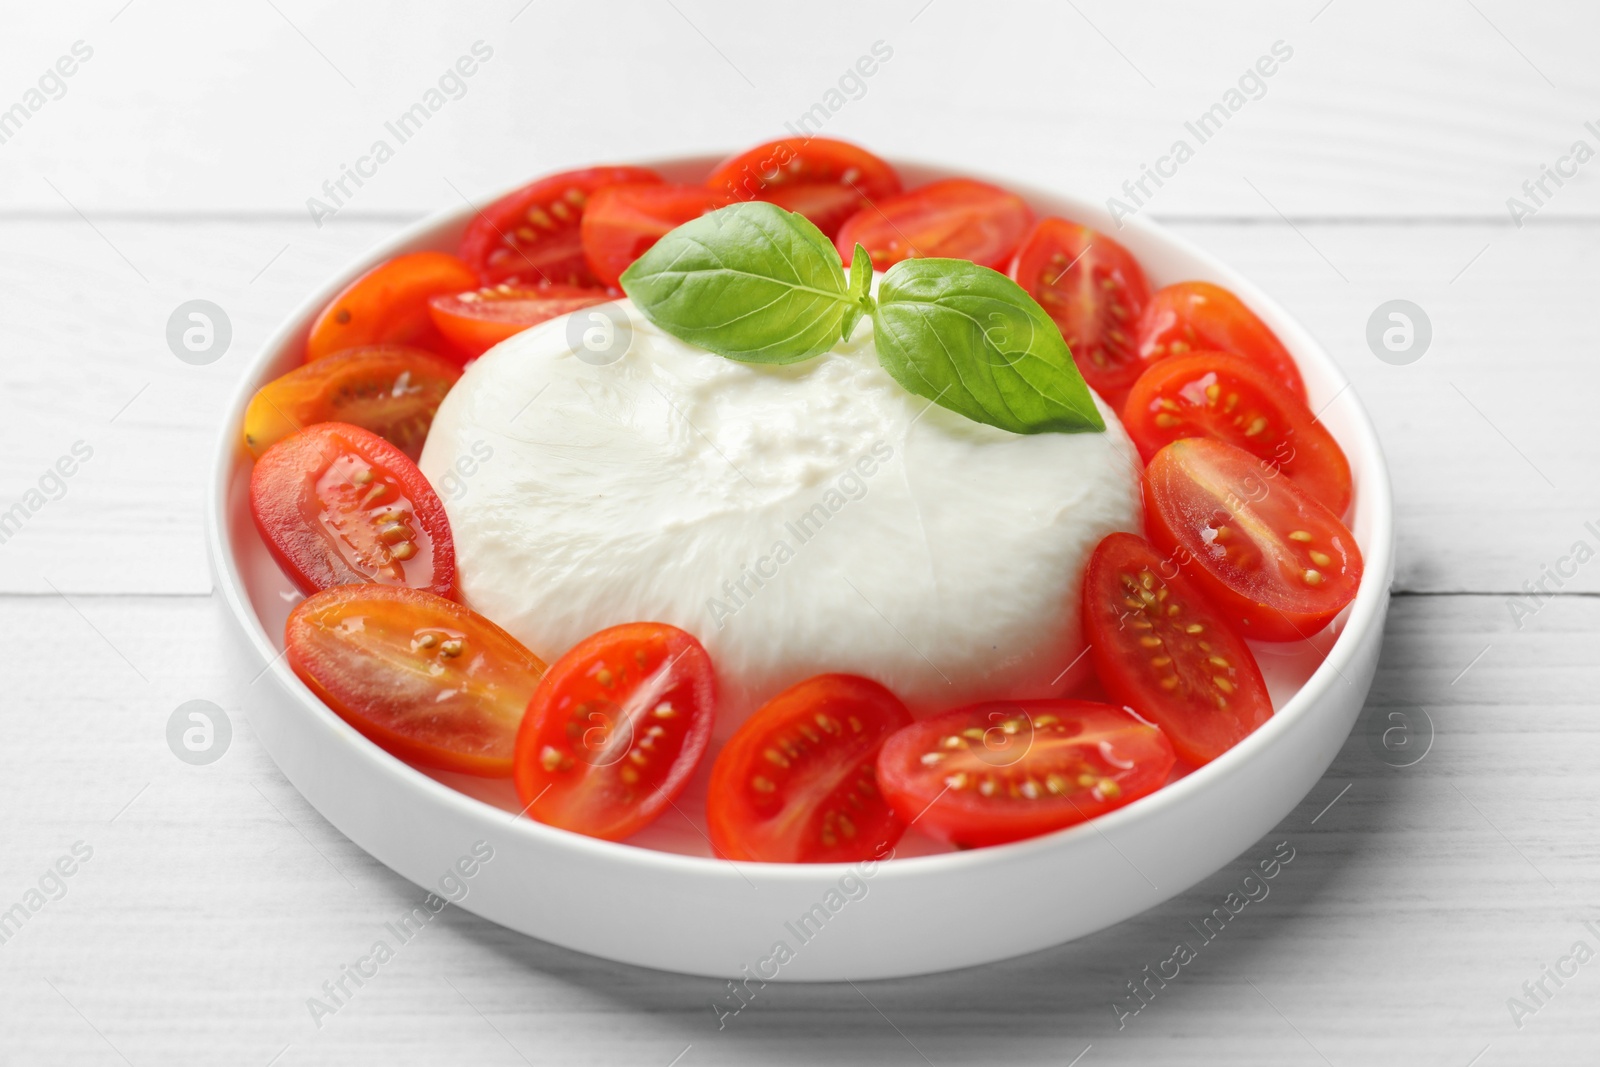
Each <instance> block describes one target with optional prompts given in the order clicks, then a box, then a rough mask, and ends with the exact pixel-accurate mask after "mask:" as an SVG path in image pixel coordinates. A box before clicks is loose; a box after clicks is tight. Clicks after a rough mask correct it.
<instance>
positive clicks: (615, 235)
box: [583, 185, 732, 285]
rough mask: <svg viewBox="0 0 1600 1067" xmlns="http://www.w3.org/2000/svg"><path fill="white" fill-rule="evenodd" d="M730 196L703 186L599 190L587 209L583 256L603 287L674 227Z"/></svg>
mask: <svg viewBox="0 0 1600 1067" xmlns="http://www.w3.org/2000/svg"><path fill="white" fill-rule="evenodd" d="M730 203H732V201H731V200H730V199H729V198H728V196H727V194H725V193H719V192H717V191H716V190H715V189H707V188H706V187H705V186H703V185H613V186H610V187H608V188H605V189H602V190H600V191H599V192H598V193H596V194H595V195H594V199H592V200H590V201H589V207H588V210H586V211H585V212H584V213H583V254H584V256H585V257H587V258H588V261H589V269H590V270H591V271H593V272H594V276H595V277H596V278H598V279H599V280H600V283H601V284H602V285H616V284H617V279H618V278H620V277H622V272H623V271H625V270H627V269H628V268H629V267H630V266H632V265H633V261H634V260H636V259H638V258H639V257H640V256H642V255H644V254H645V252H647V251H649V249H650V246H651V245H653V244H655V243H656V242H657V241H659V240H661V238H662V237H664V236H666V235H667V233H668V232H669V231H671V230H675V229H677V228H678V227H679V226H682V225H683V224H684V223H686V222H688V221H689V220H690V219H697V218H699V217H700V216H701V215H704V214H705V213H706V212H708V211H715V210H716V209H717V208H719V207H726V206H727V205H728V204H730Z"/></svg>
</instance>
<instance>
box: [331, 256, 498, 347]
mask: <svg viewBox="0 0 1600 1067" xmlns="http://www.w3.org/2000/svg"><path fill="white" fill-rule="evenodd" d="M476 284H477V278H476V276H475V275H474V274H473V273H472V271H470V270H468V269H467V265H466V264H465V263H463V262H461V261H460V260H459V259H457V258H456V257H455V256H452V255H450V254H449V253H447V252H412V253H409V254H407V255H403V256H396V257H395V258H393V259H391V260H386V261H385V262H383V263H380V264H378V265H377V266H376V267H373V268H372V269H371V270H369V271H367V273H365V274H363V275H362V276H361V277H359V278H357V279H356V280H355V281H353V282H351V283H350V284H349V285H347V286H346V287H345V288H344V291H343V292H341V293H340V294H339V295H338V296H336V297H334V298H333V299H332V300H331V301H329V302H328V306H327V307H325V308H323V309H322V311H321V312H320V313H319V314H318V315H317V318H316V321H314V322H313V323H312V324H311V333H310V334H309V335H308V336H307V337H306V362H308V363H309V362H311V361H312V360H317V359H322V358H323V357H324V356H330V355H332V354H333V353H335V352H342V351H344V350H345V349H347V348H361V347H363V346H366V345H386V344H392V345H415V346H416V347H418V348H426V349H429V350H430V351H435V352H438V351H445V352H448V349H447V348H446V347H445V345H444V339H443V338H442V337H440V336H439V332H438V331H437V330H436V329H434V326H433V318H432V316H430V315H429V314H428V300H429V298H431V297H434V296H438V295H439V294H441V293H459V292H460V291H461V290H463V289H470V288H472V287H473V286H474V285H476Z"/></svg>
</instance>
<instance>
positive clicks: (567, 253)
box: [457, 167, 661, 291]
mask: <svg viewBox="0 0 1600 1067" xmlns="http://www.w3.org/2000/svg"><path fill="white" fill-rule="evenodd" d="M660 180H661V175H659V174H657V173H656V172H655V171H653V170H647V169H646V168H644V167H589V168H586V169H584V170H569V171H565V172H563V173H561V174H552V175H550V176H549V177H547V178H540V179H539V180H538V181H536V182H532V183H530V184H528V185H524V186H523V187H522V188H521V189H518V190H517V191H516V192H514V193H508V194H507V195H505V196H503V197H501V198H500V199H499V200H496V201H495V202H494V203H492V204H490V205H489V206H488V207H486V208H484V209H483V210H482V211H480V212H479V213H478V214H477V215H476V216H475V217H474V218H473V220H472V221H471V222H470V223H468V224H467V230H466V232H465V233H464V234H462V235H461V249H460V254H461V258H462V259H463V260H465V261H466V263H467V265H468V266H469V267H471V268H472V269H473V271H475V272H476V274H477V282H476V283H474V284H476V285H498V284H500V283H501V282H511V283H513V284H517V285H579V286H582V285H590V286H592V285H596V284H598V283H597V282H596V281H595V277H594V275H593V274H591V273H590V272H589V264H588V263H587V261H585V260H584V258H583V241H582V239H581V237H580V235H579V231H578V224H579V222H580V221H581V220H582V219H583V214H584V209H585V207H586V206H587V205H588V202H589V198H590V197H592V196H593V195H594V194H595V192H596V190H599V189H603V188H605V187H606V186H608V185H618V184H620V183H622V182H632V183H637V182H659V181H660ZM469 288H472V286H469V285H462V286H457V290H458V291H459V290H463V289H469Z"/></svg>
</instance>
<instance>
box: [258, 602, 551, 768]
mask: <svg viewBox="0 0 1600 1067" xmlns="http://www.w3.org/2000/svg"><path fill="white" fill-rule="evenodd" d="M284 647H285V650H286V652H287V655H288V663H289V666H290V667H291V668H292V669H293V670H294V672H295V674H297V675H299V677H300V680H301V681H303V682H305V684H306V686H307V687H308V688H310V689H311V691H312V692H314V693H316V694H317V696H318V697H320V698H321V699H322V701H323V703H325V704H327V705H328V707H330V708H332V709H333V711H334V712H335V713H336V714H337V715H338V716H339V717H340V718H342V719H344V720H345V721H346V722H348V723H349V724H350V725H351V726H354V727H355V728H356V729H357V730H359V731H361V733H362V734H364V735H365V736H366V737H367V738H368V739H370V740H371V741H373V742H374V743H375V744H377V745H378V746H379V747H381V748H383V749H384V750H385V751H387V752H389V753H390V754H392V755H395V756H398V757H400V758H401V759H403V760H406V761H407V762H410V763H415V764H419V765H421V766H424V767H433V768H437V769H439V770H445V771H459V772H461V773H462V774H475V775H479V776H481V777H485V778H504V777H507V776H508V775H510V774H511V755H512V750H513V748H514V747H515V745H516V737H517V727H518V725H519V724H520V723H521V721H522V715H523V712H524V710H525V709H526V708H527V704H528V698H529V697H530V696H531V695H532V693H533V690H534V687H535V686H537V685H538V682H539V678H540V677H541V676H542V675H543V673H544V670H545V666H544V664H543V663H542V662H541V661H540V660H539V657H537V656H535V655H534V654H533V653H531V652H529V651H528V650H527V649H526V648H523V647H522V645H521V644H519V643H518V642H517V640H516V638H514V637H512V636H511V635H510V634H508V633H506V632H505V631H504V630H502V629H500V627H498V626H496V625H495V624H494V623H492V622H490V621H489V620H488V619H486V618H484V617H483V616H482V615H479V614H478V613H477V612H475V611H472V610H471V609H469V608H466V607H463V606H462V605H460V604H457V603H456V602H455V601H452V600H446V599H444V598H443V597H440V596H435V595H433V594H432V593H426V592H422V591H421V590H416V589H407V588H404V587H402V586H383V585H346V586H339V587H336V588H333V589H327V590H324V591H323V592H320V593H317V594H316V595H315V596H312V597H311V598H309V599H307V600H305V601H302V602H301V603H300V604H298V605H296V606H295V609H294V610H293V611H292V612H290V613H289V621H288V623H287V624H286V625H285V627H284Z"/></svg>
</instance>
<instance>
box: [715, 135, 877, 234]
mask: <svg viewBox="0 0 1600 1067" xmlns="http://www.w3.org/2000/svg"><path fill="white" fill-rule="evenodd" d="M706 185H707V186H709V187H710V188H712V189H715V190H717V191H719V192H723V193H726V194H727V195H728V196H729V197H731V198H732V199H734V200H768V201H771V202H772V203H774V204H777V205H778V206H780V207H782V208H784V209H786V210H788V211H797V212H799V213H800V214H802V215H804V216H805V217H806V218H808V219H810V220H811V221H812V223H814V224H815V225H816V227H817V229H819V230H821V231H822V232H823V233H824V234H825V235H827V237H828V238H829V239H830V240H831V239H832V238H833V237H834V235H835V234H837V233H838V232H839V227H840V226H842V225H843V224H844V221H845V220H846V219H848V218H849V217H850V216H851V215H854V214H855V213H856V212H857V211H860V210H862V209H863V208H864V207H866V206H867V205H868V204H869V203H871V202H873V201H875V200H880V199H883V198H885V197H890V196H894V195H895V194H897V193H898V192H900V175H899V174H898V173H896V172H895V169H894V168H893V167H892V166H890V165H889V164H888V163H886V162H885V161H884V160H882V159H880V158H878V157H877V156H875V155H873V154H872V153H871V152H868V151H867V150H866V149H864V148H860V147H857V146H856V145H853V144H850V143H849V142H847V141H835V140H832V139H830V138H827V137H785V138H782V139H780V140H776V141H769V142H767V143H766V144H762V145H757V146H756V147H754V148H752V149H750V150H749V151H748V152H741V153H739V154H738V155H736V156H734V157H732V158H731V159H729V160H727V161H726V162H724V163H723V164H722V165H720V166H719V167H717V169H716V170H714V171H712V172H711V177H709V178H707V179H706Z"/></svg>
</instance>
